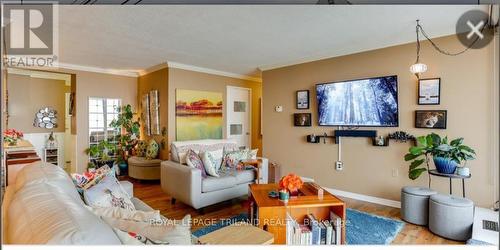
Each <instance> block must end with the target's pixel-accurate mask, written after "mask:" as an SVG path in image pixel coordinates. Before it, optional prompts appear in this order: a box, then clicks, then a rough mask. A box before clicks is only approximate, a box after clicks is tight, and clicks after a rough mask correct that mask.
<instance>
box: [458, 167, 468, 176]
mask: <svg viewBox="0 0 500 250" xmlns="http://www.w3.org/2000/svg"><path fill="white" fill-rule="evenodd" d="M457 174H458V175H461V176H469V175H470V169H469V168H468V167H457Z"/></svg>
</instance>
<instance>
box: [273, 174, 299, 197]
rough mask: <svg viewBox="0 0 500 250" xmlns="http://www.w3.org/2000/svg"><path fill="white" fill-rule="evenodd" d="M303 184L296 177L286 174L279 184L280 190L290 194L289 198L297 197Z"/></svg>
mask: <svg viewBox="0 0 500 250" xmlns="http://www.w3.org/2000/svg"><path fill="white" fill-rule="evenodd" d="M303 184H304V182H303V181H302V179H300V177H299V176H298V175H295V174H288V175H286V176H283V177H282V178H281V180H280V182H279V187H280V190H286V191H288V192H289V193H290V196H292V197H297V196H298V195H299V189H300V188H301V187H302V185H303Z"/></svg>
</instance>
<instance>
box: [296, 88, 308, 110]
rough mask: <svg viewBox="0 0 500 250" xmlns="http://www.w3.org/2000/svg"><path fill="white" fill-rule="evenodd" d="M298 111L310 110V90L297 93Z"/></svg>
mask: <svg viewBox="0 0 500 250" xmlns="http://www.w3.org/2000/svg"><path fill="white" fill-rule="evenodd" d="M297 109H309V90H299V91H297Z"/></svg>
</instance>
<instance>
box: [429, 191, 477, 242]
mask: <svg viewBox="0 0 500 250" xmlns="http://www.w3.org/2000/svg"><path fill="white" fill-rule="evenodd" d="M473 221H474V203H473V202H472V201H471V200H469V199H465V198H461V197H455V196H452V195H443V194H435V195H432V196H431V198H430V199H429V230H431V232H433V233H435V234H437V235H439V236H441V237H444V238H448V239H452V240H458V241H466V240H468V239H470V238H471V235H472V223H473Z"/></svg>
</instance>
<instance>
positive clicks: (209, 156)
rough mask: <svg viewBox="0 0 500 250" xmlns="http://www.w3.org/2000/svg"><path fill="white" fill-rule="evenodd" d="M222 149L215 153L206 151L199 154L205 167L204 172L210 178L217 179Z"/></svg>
mask: <svg viewBox="0 0 500 250" xmlns="http://www.w3.org/2000/svg"><path fill="white" fill-rule="evenodd" d="M222 151H223V150H222V149H219V150H215V151H206V152H203V153H200V156H201V160H202V161H203V165H204V166H205V171H207V174H208V175H210V176H215V177H219V174H218V172H219V169H220V167H221V165H222Z"/></svg>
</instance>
